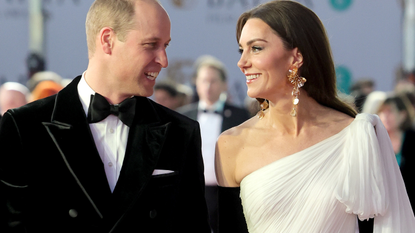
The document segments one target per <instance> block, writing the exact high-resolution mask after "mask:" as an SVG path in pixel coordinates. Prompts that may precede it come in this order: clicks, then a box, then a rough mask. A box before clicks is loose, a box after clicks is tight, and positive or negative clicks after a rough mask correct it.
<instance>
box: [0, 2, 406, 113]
mask: <svg viewBox="0 0 415 233" xmlns="http://www.w3.org/2000/svg"><path fill="white" fill-rule="evenodd" d="M28 1H29V0H0V29H1V32H2V33H0V42H1V43H0V52H1V56H0V81H1V82H5V81H19V82H22V83H23V82H25V81H26V80H27V65H26V58H27V56H28V54H29V52H30V51H28V50H29V49H28V43H29V42H28V36H29V33H28V31H29V28H28V9H27V7H28ZM43 2H44V6H43V7H44V11H45V16H46V22H45V48H46V49H45V50H46V51H45V61H46V69H47V70H51V71H54V72H56V73H58V74H60V75H61V76H63V77H64V78H69V79H72V78H74V77H75V76H77V75H79V74H82V72H83V71H84V70H85V69H86V66H87V62H88V54H87V47H86V37H85V17H86V13H87V11H88V9H89V6H90V5H91V3H92V2H93V1H92V0H82V1H80V0H44V1H43ZM160 2H161V3H162V5H163V6H164V8H165V9H166V11H167V12H168V13H169V16H170V19H171V22H172V31H171V36H172V41H171V43H170V46H169V47H168V48H167V55H168V57H169V67H168V68H167V69H164V70H163V71H162V72H161V74H160V76H159V80H163V79H167V78H171V79H174V80H177V81H179V82H181V83H185V84H188V85H191V78H192V73H193V67H192V65H193V62H194V61H195V60H196V59H197V58H198V57H199V56H201V55H206V54H209V55H213V56H215V57H217V58H218V59H219V60H221V61H222V62H223V63H224V64H225V65H226V67H227V71H228V75H229V81H228V87H229V98H230V100H231V101H232V102H234V103H235V104H237V105H242V103H243V100H244V99H245V98H246V85H245V77H244V75H243V74H242V72H241V71H240V70H239V68H238V67H237V65H236V64H237V62H238V60H239V56H240V54H239V53H238V43H237V41H236V36H235V29H236V21H237V19H238V17H239V15H240V14H241V13H243V12H244V11H246V10H248V9H251V8H252V7H254V6H256V5H258V4H260V3H264V2H267V0H160ZM298 2H300V3H302V4H304V5H306V6H307V7H309V8H310V9H312V10H313V11H314V12H315V13H316V14H317V15H318V16H319V17H320V19H321V20H322V22H323V24H324V25H325V27H326V30H327V33H328V37H329V39H330V43H331V46H332V52H333V57H334V61H335V63H336V71H337V77H338V86H339V89H341V90H342V91H343V92H346V93H348V89H349V86H350V85H351V84H352V83H353V82H354V81H356V80H358V79H361V78H370V79H373V80H374V81H375V85H376V86H375V89H377V90H382V91H390V90H392V89H393V87H394V84H395V76H396V72H397V70H398V69H399V67H400V66H401V62H402V58H401V57H402V48H401V47H402V35H401V34H402V26H401V24H402V9H401V6H400V2H399V1H398V0H395V1H387V0H381V1H376V0H366V1H356V0H323V1H321V0H318V1H317V0H298ZM306 78H307V77H306ZM306 85H307V84H306Z"/></svg>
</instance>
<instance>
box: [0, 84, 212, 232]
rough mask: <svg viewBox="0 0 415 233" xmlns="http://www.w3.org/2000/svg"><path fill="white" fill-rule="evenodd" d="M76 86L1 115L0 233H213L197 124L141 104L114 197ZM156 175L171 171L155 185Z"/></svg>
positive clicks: (144, 101) (148, 102)
mask: <svg viewBox="0 0 415 233" xmlns="http://www.w3.org/2000/svg"><path fill="white" fill-rule="evenodd" d="M79 80H80V76H79V77H77V78H76V79H74V81H73V82H72V83H70V84H69V85H68V86H67V87H66V88H64V89H63V90H62V91H61V92H59V93H58V94H57V95H56V96H52V97H48V98H45V99H42V100H39V101H37V102H33V103H30V104H28V105H26V106H23V107H21V108H18V109H14V110H9V111H8V112H7V113H6V114H4V116H3V119H2V121H1V124H0V149H1V156H0V161H1V163H0V180H1V182H0V195H1V206H0V208H1V215H2V216H0V217H1V218H0V221H1V222H0V224H1V227H2V228H1V229H0V231H1V232H54V233H56V232H91V233H95V232H163V233H165V232H210V228H209V225H208V215H207V208H206V202H205V199H204V177H203V162H202V156H201V149H200V147H201V139H200V131H199V125H198V123H197V122H195V121H192V120H190V119H188V118H186V117H183V116H182V115H180V114H178V113H176V112H174V111H171V110H169V109H167V108H165V107H162V106H161V105H158V104H156V103H154V102H153V101H151V100H149V99H147V98H144V97H138V101H137V106H136V111H137V112H136V117H135V119H134V122H133V125H132V126H131V128H130V132H129V138H128V142H127V149H126V154H125V158H124V163H123V166H122V170H121V173H120V177H119V180H118V183H117V185H116V187H115V189H114V192H113V193H111V191H110V188H109V185H108V182H107V179H106V175H105V171H104V167H103V163H102V161H101V158H100V156H99V154H98V151H97V149H96V147H95V144H94V140H93V137H92V134H91V132H90V129H89V125H88V123H87V120H86V116H85V112H84V110H83V108H82V104H81V102H80V100H79V96H78V91H77V84H78V82H79ZM154 169H164V170H171V171H174V172H172V173H169V174H164V175H158V176H153V175H152V173H153V170H154ZM11 226H14V227H13V228H12V227H11Z"/></svg>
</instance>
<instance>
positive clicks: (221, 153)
mask: <svg viewBox="0 0 415 233" xmlns="http://www.w3.org/2000/svg"><path fill="white" fill-rule="evenodd" d="M250 121H251V119H250V120H248V121H246V122H245V123H242V124H241V125H238V126H236V127H233V128H230V129H228V130H226V131H224V132H223V133H222V134H221V135H220V136H219V138H218V140H217V143H216V151H215V168H216V178H217V180H218V184H219V185H220V186H226V187H237V186H239V184H238V183H237V182H236V179H235V168H236V161H237V160H238V157H239V156H240V154H241V153H240V150H241V148H243V146H244V143H245V140H246V135H247V133H248V131H249V130H250V127H251V124H252V122H250Z"/></svg>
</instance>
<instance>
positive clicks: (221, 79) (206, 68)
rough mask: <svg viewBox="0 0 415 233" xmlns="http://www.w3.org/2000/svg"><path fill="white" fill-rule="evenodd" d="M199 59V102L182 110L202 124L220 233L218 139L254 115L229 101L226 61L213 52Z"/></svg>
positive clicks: (213, 215) (210, 200)
mask: <svg viewBox="0 0 415 233" xmlns="http://www.w3.org/2000/svg"><path fill="white" fill-rule="evenodd" d="M196 62H197V65H196V71H195V84H196V91H197V95H198V96H199V101H198V102H196V103H192V104H189V105H186V106H183V107H182V108H179V109H178V112H180V113H182V114H183V115H185V116H187V117H190V118H191V119H194V120H197V121H198V122H199V124H200V130H201V135H202V155H203V161H204V165H205V180H206V201H207V204H208V210H209V217H210V224H211V227H212V230H213V232H217V231H218V230H217V218H218V215H217V205H218V203H217V181H216V175H215V165H214V160H215V143H216V139H217V138H218V136H219V134H220V133H222V132H223V131H225V130H227V129H229V128H231V127H234V126H236V125H239V124H241V123H242V122H244V121H245V120H247V119H248V118H249V117H250V116H249V112H248V111H247V110H246V109H243V108H239V107H237V106H234V105H232V104H230V103H227V102H226V91H227V76H226V69H225V66H224V64H223V63H222V62H221V61H219V60H218V59H217V58H215V57H213V56H210V55H204V56H201V57H199V58H198V59H197V60H196Z"/></svg>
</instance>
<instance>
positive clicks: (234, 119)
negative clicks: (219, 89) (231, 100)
mask: <svg viewBox="0 0 415 233" xmlns="http://www.w3.org/2000/svg"><path fill="white" fill-rule="evenodd" d="M177 111H178V112H180V113H181V114H183V115H185V116H187V117H189V118H190V119H193V120H197V115H198V113H199V109H198V103H193V104H189V105H186V106H184V107H181V108H180V109H178V110H177ZM221 115H222V119H223V120H222V127H221V132H223V131H225V130H227V129H230V128H232V127H234V126H237V125H239V124H241V123H243V122H244V121H246V120H248V119H249V117H250V116H249V112H248V111H247V110H245V109H243V108H238V107H236V106H233V105H231V104H228V103H225V105H224V107H223V111H222V112H221Z"/></svg>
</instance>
